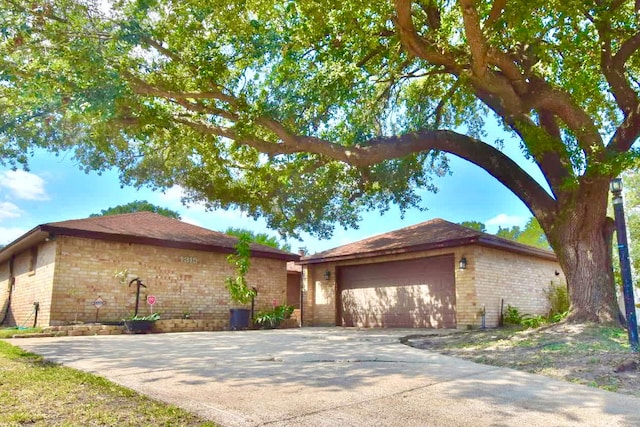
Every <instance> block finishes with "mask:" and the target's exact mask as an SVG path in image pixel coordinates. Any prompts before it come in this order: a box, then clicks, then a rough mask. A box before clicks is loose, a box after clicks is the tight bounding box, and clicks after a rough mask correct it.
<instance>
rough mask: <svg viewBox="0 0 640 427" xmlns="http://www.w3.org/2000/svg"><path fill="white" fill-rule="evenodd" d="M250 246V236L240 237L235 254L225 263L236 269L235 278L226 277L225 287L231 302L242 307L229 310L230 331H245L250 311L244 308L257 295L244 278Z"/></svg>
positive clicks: (247, 268)
mask: <svg viewBox="0 0 640 427" xmlns="http://www.w3.org/2000/svg"><path fill="white" fill-rule="evenodd" d="M250 244H251V236H249V235H248V234H243V235H241V236H240V237H239V238H238V243H237V244H236V252H235V253H234V254H231V255H229V256H228V257H227V262H228V263H229V264H231V265H233V266H234V267H235V269H236V277H235V278H234V277H227V278H226V280H225V287H226V288H227V290H228V291H229V298H230V299H231V301H233V302H235V303H236V304H239V305H241V306H242V307H236V308H231V309H230V310H229V313H230V320H229V328H230V329H231V330H238V329H246V328H248V327H249V320H250V319H251V311H250V310H249V309H248V308H246V305H247V304H249V303H250V302H251V301H252V300H253V298H255V296H256V295H257V294H258V292H257V290H256V288H253V287H249V285H248V284H247V278H246V276H247V272H248V271H249V267H250V266H251V262H250V260H249V258H250V256H251V250H250V248H249V246H250Z"/></svg>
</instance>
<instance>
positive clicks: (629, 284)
mask: <svg viewBox="0 0 640 427" xmlns="http://www.w3.org/2000/svg"><path fill="white" fill-rule="evenodd" d="M610 188H611V193H612V194H613V213H614V216H615V220H616V235H617V236H618V254H619V255H620V273H621V275H622V293H623V295H624V309H625V314H626V319H627V333H628V334H629V344H631V351H633V352H637V351H639V350H640V344H639V343H638V322H637V321H636V307H635V304H634V301H633V281H632V279H631V264H630V262H629V247H628V244H627V225H626V223H625V219H624V206H623V204H622V179H621V178H615V179H612V180H611V185H610Z"/></svg>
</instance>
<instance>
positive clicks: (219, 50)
mask: <svg viewBox="0 0 640 427" xmlns="http://www.w3.org/2000/svg"><path fill="white" fill-rule="evenodd" d="M635 6H636V5H635V4H634V2H633V1H621V0H598V1H581V0H580V1H579V0H562V1H560V0H544V1H541V0H526V1H525V0H509V1H507V0H484V1H480V0H477V1H474V0H459V1H453V0H415V1H412V0H395V2H392V1H388V2H385V1H378V2H371V1H362V0H345V1H342V2H337V1H331V0H315V1H312V0H297V1H281V0H245V1H229V0H206V1H205V0H200V1H198V0H191V1H189V0H180V1H159V0H158V1H155V0H129V1H127V0H120V1H117V2H114V3H113V4H110V3H108V2H99V1H89V0H87V1H73V0H55V1H53V0H49V1H47V0H29V1H22V0H0V7H1V8H2V11H3V12H2V14H1V16H0V23H1V29H2V31H1V32H0V37H1V40H0V43H1V45H0V61H1V62H0V108H1V110H0V126H1V127H0V141H1V143H2V146H1V148H0V150H1V151H0V154H1V155H2V160H3V161H4V162H5V163H9V164H12V165H14V166H18V165H19V164H24V163H26V162H27V161H28V155H29V153H30V152H31V151H32V150H33V149H34V147H41V148H42V147H43V148H45V149H47V150H50V151H54V152H58V151H62V150H67V149H71V150H73V151H74V153H75V156H76V157H77V158H78V159H79V160H80V161H81V163H82V164H83V165H84V167H86V168H87V169H94V170H101V169H104V168H109V167H112V166H116V167H118V168H119V170H120V171H121V179H122V181H123V183H125V184H134V185H150V186H152V187H156V188H166V187H169V186H172V185H180V186H182V187H183V188H184V189H185V190H186V192H187V198H188V199H191V200H194V201H195V200H197V201H204V202H205V203H206V204H207V205H208V206H209V207H211V208H217V207H222V208H228V207H240V208H242V209H244V210H246V211H247V212H249V213H250V214H251V215H253V216H256V217H257V216H263V217H265V218H266V219H267V221H268V222H269V224H270V225H271V226H272V227H274V228H278V229H279V230H281V231H283V232H288V233H295V232H296V231H300V230H305V231H311V232H314V233H316V234H317V235H320V236H326V235H328V234H330V233H331V231H332V229H333V226H334V224H335V223H339V224H341V225H343V226H354V225H356V224H357V221H358V218H359V214H360V213H361V212H362V211H363V210H366V209H379V210H382V211H384V210H387V209H388V208H389V207H390V206H391V205H397V206H399V207H400V209H401V211H404V210H406V209H408V208H410V207H413V206H419V203H420V198H419V192H420V191H422V190H424V189H425V188H426V189H433V185H432V182H431V177H432V176H433V174H443V173H446V171H447V161H446V155H447V154H451V155H454V156H458V157H461V158H463V159H466V160H468V161H469V162H471V163H473V164H475V165H477V166H478V167H480V168H483V169H484V170H486V171H487V172H488V173H490V174H491V175H492V176H494V177H495V178H496V179H497V180H498V181H500V182H501V183H502V184H503V185H504V186H506V187H507V188H509V189H510V190H511V191H512V192H513V193H514V194H516V195H517V196H518V197H519V198H520V199H521V200H522V201H523V202H524V203H525V204H526V205H527V206H528V207H529V209H530V210H531V212H532V213H533V215H535V217H536V218H537V219H538V221H539V223H540V225H541V226H542V228H543V229H544V231H545V233H546V235H547V237H548V240H549V243H550V245H551V246H552V247H553V249H554V250H555V251H556V253H557V255H558V258H559V261H560V263H561V265H562V268H563V269H564V272H565V274H566V277H567V280H568V285H569V289H570V296H571V302H572V318H573V319H578V320H585V319H591V320H598V321H608V320H611V319H614V318H615V313H616V306H615V303H614V293H613V286H612V280H611V260H610V252H609V250H608V249H609V248H610V246H609V244H608V239H609V238H610V237H611V232H612V227H611V220H610V219H608V218H607V216H606V208H607V197H608V196H607V194H608V191H607V188H608V183H609V180H610V179H611V178H612V177H614V176H616V175H618V174H619V173H620V172H621V171H623V170H624V169H625V168H626V167H628V165H629V164H630V162H631V161H632V158H633V157H634V154H635V153H634V151H635V150H634V143H635V141H636V139H637V137H638V133H639V132H640V111H639V108H640V101H639V98H638V89H639V83H638V82H639V80H640V74H639V71H640V70H639V64H640V56H639V55H638V47H639V46H640V32H639V28H638V27H639V26H638V15H637V13H636V11H635ZM495 119H497V120H498V122H499V123H500V124H501V125H502V126H504V128H505V129H506V130H507V131H509V132H510V133H511V135H512V137H511V138H510V139H508V140H506V141H501V140H496V138H495V137H492V136H491V135H490V134H488V132H487V126H486V123H487V122H488V121H493V120H495ZM504 144H519V147H520V148H521V149H522V151H523V152H524V153H525V154H526V156H527V157H528V158H529V159H530V160H531V161H532V162H535V163H536V164H537V165H538V167H539V168H540V170H541V171H542V173H543V174H544V176H545V178H546V183H542V184H541V183H539V182H536V181H535V180H534V179H532V177H531V176H530V175H529V174H527V173H526V172H525V171H524V170H523V169H522V168H521V167H520V166H518V164H516V163H515V162H514V161H513V160H512V159H510V158H509V157H507V156H506V155H505V154H503V152H502V149H503V146H504Z"/></svg>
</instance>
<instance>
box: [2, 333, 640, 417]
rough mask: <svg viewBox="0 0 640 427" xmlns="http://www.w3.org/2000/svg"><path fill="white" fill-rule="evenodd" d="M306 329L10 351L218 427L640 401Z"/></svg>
mask: <svg viewBox="0 0 640 427" xmlns="http://www.w3.org/2000/svg"><path fill="white" fill-rule="evenodd" d="M421 332H424V331H416V330H354V329H345V328H304V329H289V330H275V331H243V332H197V333H177V334H158V335H120V336H118V335H116V336H92V337H65V338H32V339H16V340H10V341H11V343H12V344H14V345H17V346H19V347H22V348H24V349H26V350H29V351H32V352H34V353H38V354H41V355H43V356H44V357H45V358H47V359H48V360H52V361H56V362H60V363H63V364H65V365H68V366H71V367H74V368H77V369H81V370H84V371H89V372H93V373H96V374H98V375H101V376H104V377H106V378H109V379H111V380H112V381H114V382H116V383H119V384H122V385H124V386H127V387H130V388H132V389H134V390H137V391H139V392H141V393H143V394H146V395H148V396H151V397H154V398H156V399H159V400H163V401H166V402H170V403H172V404H175V405H177V406H181V407H183V408H185V409H187V410H189V411H191V412H194V413H197V414H199V415H201V416H203V417H205V418H208V419H211V420H213V421H215V422H217V423H219V424H220V425H222V426H259V425H269V426H403V427H408V426H468V425H471V424H473V425H476V426H513V425H518V426H520V425H526V426H574V425H575V426H585V425H589V426H637V425H640V399H637V398H634V397H631V396H625V395H619V394H616V393H609V392H605V391H600V390H596V389H592V388H588V387H584V386H578V385H573V384H569V383H565V382H560V381H554V380H550V379H548V378H545V377H542V376H537V375H530V374H525V373H522V372H517V371H514V370H510V369H503V368H496V367H491V366H484V365H478V364H475V363H471V362H466V361H463V360H459V359H455V358H451V357H446V356H441V355H438V354H435V353H430V352H427V351H424V350H417V349H414V348H410V347H407V346H404V345H402V344H400V343H399V338H400V337H402V336H405V335H410V334H415V333H421Z"/></svg>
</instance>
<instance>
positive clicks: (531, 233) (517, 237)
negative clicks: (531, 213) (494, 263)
mask: <svg viewBox="0 0 640 427" xmlns="http://www.w3.org/2000/svg"><path fill="white" fill-rule="evenodd" d="M496 236H499V237H503V238H505V239H509V240H514V241H516V242H519V243H523V244H525V245H530V246H535V247H538V248H542V249H550V248H551V247H550V246H549V242H548V241H547V237H546V236H545V234H544V231H542V227H540V224H538V221H537V220H536V219H535V218H534V217H531V218H529V221H527V224H526V225H525V226H524V228H522V229H521V228H520V226H518V225H514V226H513V227H511V228H502V227H498V231H497V232H496Z"/></svg>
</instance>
